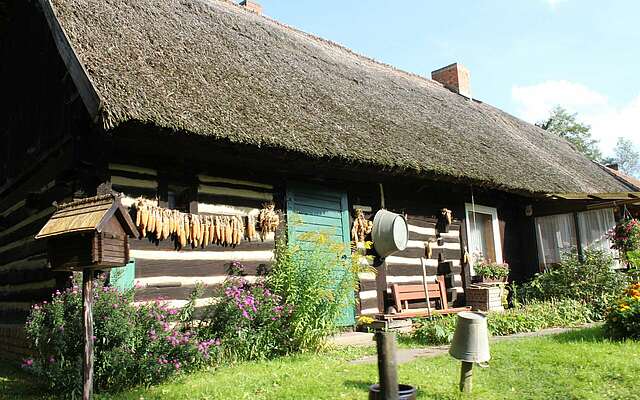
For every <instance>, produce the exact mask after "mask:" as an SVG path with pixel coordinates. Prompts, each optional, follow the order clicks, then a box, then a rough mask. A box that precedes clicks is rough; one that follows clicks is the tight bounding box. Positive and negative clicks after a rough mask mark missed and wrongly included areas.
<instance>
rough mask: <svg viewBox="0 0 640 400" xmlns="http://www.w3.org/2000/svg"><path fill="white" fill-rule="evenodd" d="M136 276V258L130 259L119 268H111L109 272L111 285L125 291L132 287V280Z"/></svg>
mask: <svg viewBox="0 0 640 400" xmlns="http://www.w3.org/2000/svg"><path fill="white" fill-rule="evenodd" d="M135 277H136V260H134V259H131V260H130V261H129V263H128V264H127V265H125V266H124V267H120V268H111V271H110V272H109V281H110V283H111V286H113V287H116V288H118V290H121V291H123V292H124V291H126V290H128V289H131V288H132V287H133V281H134V279H135Z"/></svg>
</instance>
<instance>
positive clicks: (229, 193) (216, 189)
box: [198, 184, 273, 204]
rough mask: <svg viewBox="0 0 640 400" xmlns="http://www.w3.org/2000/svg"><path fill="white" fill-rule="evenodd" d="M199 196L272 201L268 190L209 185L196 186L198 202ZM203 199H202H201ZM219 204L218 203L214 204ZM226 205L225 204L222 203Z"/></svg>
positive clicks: (271, 195)
mask: <svg viewBox="0 0 640 400" xmlns="http://www.w3.org/2000/svg"><path fill="white" fill-rule="evenodd" d="M200 195H207V196H211V197H212V198H229V199H231V198H242V199H251V200H257V201H262V202H265V201H273V193H272V192H271V191H270V190H266V191H265V190H260V189H257V188H252V189H244V188H242V189H240V188H232V187H223V186H211V185H203V184H201V185H199V186H198V201H200ZM203 199H204V198H203ZM214 203H219V202H214ZM222 204H226V203H222Z"/></svg>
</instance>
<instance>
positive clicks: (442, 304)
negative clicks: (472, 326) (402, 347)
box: [383, 275, 471, 319]
mask: <svg viewBox="0 0 640 400" xmlns="http://www.w3.org/2000/svg"><path fill="white" fill-rule="evenodd" d="M427 291H428V293H429V300H435V302H436V303H437V304H436V305H437V306H439V308H431V314H429V309H428V308H416V309H410V308H409V301H413V300H422V301H426V300H427V298H426V297H425V294H424V286H423V285H398V284H397V283H396V284H393V285H392V286H391V294H392V296H393V300H394V303H395V305H396V310H397V312H396V313H395V314H384V315H383V317H384V318H385V319H397V318H413V317H425V316H426V317H428V316H430V315H445V314H455V313H459V312H461V311H469V310H471V307H455V308H451V307H449V303H448V301H447V288H446V286H445V284H444V276H443V275H438V276H437V278H436V282H435V283H427Z"/></svg>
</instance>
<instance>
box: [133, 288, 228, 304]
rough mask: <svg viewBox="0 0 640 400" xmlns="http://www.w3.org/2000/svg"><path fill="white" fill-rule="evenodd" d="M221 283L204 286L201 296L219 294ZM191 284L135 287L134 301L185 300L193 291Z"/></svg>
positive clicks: (215, 295)
mask: <svg viewBox="0 0 640 400" xmlns="http://www.w3.org/2000/svg"><path fill="white" fill-rule="evenodd" d="M221 287H222V286H221V285H215V286H208V287H205V288H204V290H203V293H202V295H201V297H217V296H218V295H219V294H220V290H221ZM193 289H194V287H193V286H176V287H146V288H141V289H136V291H135V301H152V300H156V299H158V298H161V299H164V300H172V299H176V300H185V299H188V298H189V296H190V295H191V293H192V292H193Z"/></svg>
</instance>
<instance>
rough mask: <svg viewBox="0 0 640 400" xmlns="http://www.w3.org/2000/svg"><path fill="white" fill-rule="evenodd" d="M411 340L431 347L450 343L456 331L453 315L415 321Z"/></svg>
mask: <svg viewBox="0 0 640 400" xmlns="http://www.w3.org/2000/svg"><path fill="white" fill-rule="evenodd" d="M413 324H414V330H413V332H412V333H411V339H413V340H415V341H417V342H419V343H424V344H428V345H432V346H439V345H442V344H448V343H451V339H453V332H455V330H456V317H455V315H446V316H435V317H433V319H431V320H429V319H419V318H418V319H415V320H414V321H413Z"/></svg>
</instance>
